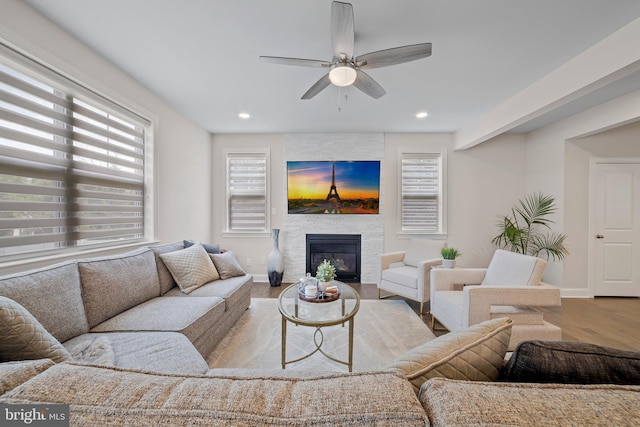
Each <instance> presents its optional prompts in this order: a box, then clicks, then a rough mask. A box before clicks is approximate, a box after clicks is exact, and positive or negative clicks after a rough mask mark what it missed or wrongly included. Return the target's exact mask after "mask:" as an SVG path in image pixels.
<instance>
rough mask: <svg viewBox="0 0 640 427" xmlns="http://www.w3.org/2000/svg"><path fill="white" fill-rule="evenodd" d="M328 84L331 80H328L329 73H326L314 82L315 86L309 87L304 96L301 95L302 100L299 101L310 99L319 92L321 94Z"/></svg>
mask: <svg viewBox="0 0 640 427" xmlns="http://www.w3.org/2000/svg"><path fill="white" fill-rule="evenodd" d="M330 84H331V80H329V73H327V74H325V75H324V76H322V78H321V79H320V80H318V81H317V82H315V84H314V85H313V86H311V87H310V88H309V90H308V91H307V92H306V93H305V94H304V95H302V98H300V99H311V98H313V97H314V96H316V95H317V94H319V93H320V92H322V91H323V90H324V89H325V88H326V87H327V86H329V85H330Z"/></svg>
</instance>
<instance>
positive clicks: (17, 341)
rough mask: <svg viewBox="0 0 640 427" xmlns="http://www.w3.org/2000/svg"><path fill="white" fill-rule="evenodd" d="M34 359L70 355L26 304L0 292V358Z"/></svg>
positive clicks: (61, 359)
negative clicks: (1, 294)
mask: <svg viewBox="0 0 640 427" xmlns="http://www.w3.org/2000/svg"><path fill="white" fill-rule="evenodd" d="M33 359H51V360H53V361H54V362H56V363H59V362H65V361H70V360H71V355H70V354H69V352H68V351H67V350H66V349H65V348H64V347H63V346H62V344H60V342H59V341H58V340H57V339H55V338H54V337H53V335H51V334H50V333H49V332H48V331H47V330H46V329H45V328H44V327H43V326H42V325H41V324H40V322H38V320H37V319H36V318H35V317H33V315H32V314H31V313H29V312H28V311H27V309H26V308H24V307H23V306H21V305H20V304H18V303H17V302H15V301H14V300H12V299H9V298H7V297H3V296H0V362H10V361H14V360H33Z"/></svg>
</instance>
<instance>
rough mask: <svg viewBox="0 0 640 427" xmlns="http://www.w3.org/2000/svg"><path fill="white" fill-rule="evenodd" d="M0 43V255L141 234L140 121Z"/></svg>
mask: <svg viewBox="0 0 640 427" xmlns="http://www.w3.org/2000/svg"><path fill="white" fill-rule="evenodd" d="M4 49H5V48H4V47H3V50H0V255H16V254H23V255H32V254H33V253H36V252H40V253H41V252H42V251H50V250H60V249H64V248H69V247H76V246H90V245H101V246H105V245H107V246H108V245H113V244H121V243H126V242H130V241H133V240H138V239H141V238H142V237H143V234H144V182H145V181H144V178H145V177H144V158H145V153H144V149H145V129H146V128H147V127H148V125H149V123H148V122H147V121H145V120H144V119H142V118H140V117H138V116H136V115H134V114H133V113H131V112H129V111H128V110H125V109H124V108H122V107H120V106H118V105H117V104H115V103H113V102H111V101H108V100H106V99H105V98H103V97H101V96H100V95H98V94H95V93H93V92H91V91H90V90H88V89H86V88H84V87H81V86H80V85H78V84H77V83H75V82H73V81H71V80H68V79H66V78H64V77H62V76H60V75H58V74H56V73H55V72H53V71H52V70H49V69H47V68H46V67H44V66H42V65H40V64H37V63H35V62H32V61H30V60H28V59H26V58H23V59H22V61H20V62H13V61H11V60H10V58H8V57H7V56H3V53H5V54H6V53H7V50H4Z"/></svg>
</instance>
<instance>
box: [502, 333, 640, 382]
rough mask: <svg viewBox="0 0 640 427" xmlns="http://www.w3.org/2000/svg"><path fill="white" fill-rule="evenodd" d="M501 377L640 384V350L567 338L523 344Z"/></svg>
mask: <svg viewBox="0 0 640 427" xmlns="http://www.w3.org/2000/svg"><path fill="white" fill-rule="evenodd" d="M500 379H501V380H504V381H509V382H533V383H558V384H627V385H636V384H640V353H639V352H633V351H626V350H618V349H616V348H610V347H602V346H598V345H595V344H587V343H581V342H563V341H539V340H535V341H523V342H521V343H519V344H518V345H517V346H516V348H515V350H514V352H513V355H511V358H510V359H509V362H508V363H507V365H506V366H505V367H504V369H503V371H502V373H501V375H500Z"/></svg>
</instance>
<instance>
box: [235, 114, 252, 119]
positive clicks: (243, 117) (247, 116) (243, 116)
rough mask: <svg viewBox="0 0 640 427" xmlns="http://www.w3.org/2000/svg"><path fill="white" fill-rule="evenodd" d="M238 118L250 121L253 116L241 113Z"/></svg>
mask: <svg viewBox="0 0 640 427" xmlns="http://www.w3.org/2000/svg"><path fill="white" fill-rule="evenodd" d="M238 117H240V118H241V119H248V118H250V117H251V114H249V113H240V114H238Z"/></svg>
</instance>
